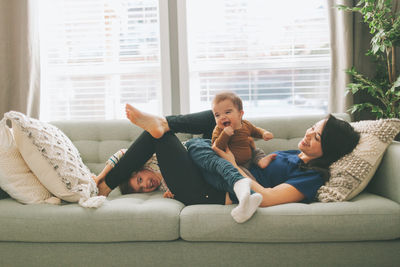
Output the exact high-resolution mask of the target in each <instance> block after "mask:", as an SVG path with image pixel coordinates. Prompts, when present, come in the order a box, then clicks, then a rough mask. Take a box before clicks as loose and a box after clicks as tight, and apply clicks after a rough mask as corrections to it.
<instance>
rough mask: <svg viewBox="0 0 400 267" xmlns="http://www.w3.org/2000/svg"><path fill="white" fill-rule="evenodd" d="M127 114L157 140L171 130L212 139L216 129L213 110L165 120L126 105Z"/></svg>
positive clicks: (170, 117) (168, 117)
mask: <svg viewBox="0 0 400 267" xmlns="http://www.w3.org/2000/svg"><path fill="white" fill-rule="evenodd" d="M125 112H126V117H127V118H128V119H129V120H130V121H131V122H132V123H133V124H135V125H137V126H139V127H141V128H142V129H143V130H145V131H147V132H149V133H150V134H151V135H152V136H153V137H154V138H157V139H158V138H160V137H161V136H163V134H164V133H166V132H168V131H170V130H172V131H173V132H175V133H191V134H203V137H204V138H208V139H210V138H211V135H212V131H213V129H214V127H215V119H214V115H213V113H212V111H211V110H207V111H202V112H196V113H191V114H186V115H172V116H167V117H166V118H164V117H161V116H156V115H153V114H148V113H146V112H142V111H140V110H138V109H137V108H135V107H133V106H132V105H129V104H126V107H125Z"/></svg>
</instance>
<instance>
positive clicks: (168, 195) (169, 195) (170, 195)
mask: <svg viewBox="0 0 400 267" xmlns="http://www.w3.org/2000/svg"><path fill="white" fill-rule="evenodd" d="M163 197H164V198H174V197H175V195H174V194H172V192H171V191H169V190H167V191H166V192H165V193H164V195H163Z"/></svg>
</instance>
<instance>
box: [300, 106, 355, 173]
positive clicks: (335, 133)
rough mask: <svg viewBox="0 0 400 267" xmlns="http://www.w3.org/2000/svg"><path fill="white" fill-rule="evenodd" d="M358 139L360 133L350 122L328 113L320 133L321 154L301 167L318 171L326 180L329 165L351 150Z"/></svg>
mask: <svg viewBox="0 0 400 267" xmlns="http://www.w3.org/2000/svg"><path fill="white" fill-rule="evenodd" d="M359 140H360V134H359V133H358V132H356V131H355V130H354V128H353V127H352V126H351V125H350V123H348V122H346V121H344V120H340V119H337V118H335V117H334V116H333V115H331V114H330V115H329V116H328V118H327V119H326V122H325V125H324V128H323V130H322V134H321V147H322V156H321V157H319V158H316V159H312V160H310V161H309V162H308V163H307V164H304V165H303V166H302V167H303V168H306V169H313V170H316V171H319V172H320V173H321V174H322V176H323V178H324V179H325V180H327V179H328V178H329V176H330V173H329V166H330V165H331V164H332V163H333V162H335V161H337V160H338V159H340V158H341V157H343V156H344V155H346V154H348V153H350V152H351V151H353V149H354V148H355V147H356V146H357V144H358V141H359Z"/></svg>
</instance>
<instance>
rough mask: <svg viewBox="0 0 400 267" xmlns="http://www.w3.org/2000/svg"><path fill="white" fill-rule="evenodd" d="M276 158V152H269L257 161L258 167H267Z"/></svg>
mask: <svg viewBox="0 0 400 267" xmlns="http://www.w3.org/2000/svg"><path fill="white" fill-rule="evenodd" d="M275 158H276V154H269V155H267V156H265V157H263V158H262V159H260V160H259V161H258V162H257V165H258V167H260V168H261V169H265V168H267V166H268V165H269V164H270V163H271V161H273V160H274V159H275Z"/></svg>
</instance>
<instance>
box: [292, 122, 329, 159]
mask: <svg viewBox="0 0 400 267" xmlns="http://www.w3.org/2000/svg"><path fill="white" fill-rule="evenodd" d="M325 122H326V120H321V121H319V122H317V123H316V124H314V126H312V127H311V128H308V129H307V131H306V134H305V136H304V138H303V139H302V140H301V141H300V142H299V144H298V148H299V150H300V151H301V152H303V154H305V155H306V156H307V157H308V158H309V160H311V159H316V158H319V157H321V156H322V154H323V153H322V146H321V134H322V131H323V129H324V126H325Z"/></svg>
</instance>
